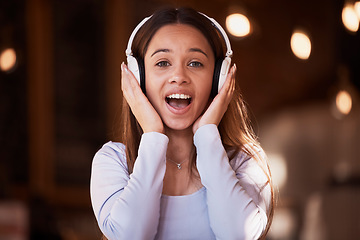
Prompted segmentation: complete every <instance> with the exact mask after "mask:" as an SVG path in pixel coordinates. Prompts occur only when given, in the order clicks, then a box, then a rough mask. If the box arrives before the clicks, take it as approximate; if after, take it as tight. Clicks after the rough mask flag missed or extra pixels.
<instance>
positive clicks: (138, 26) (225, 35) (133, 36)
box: [125, 12, 233, 58]
mask: <svg viewBox="0 0 360 240" xmlns="http://www.w3.org/2000/svg"><path fill="white" fill-rule="evenodd" d="M198 13H199V14H201V15H203V16H204V17H206V18H207V19H209V20H210V22H211V24H212V25H213V26H214V27H215V28H216V29H217V30H218V31H219V32H220V33H221V35H222V37H223V39H224V41H225V44H226V49H227V50H226V55H225V57H230V58H231V57H232V55H233V51H232V50H231V45H230V41H229V38H228V36H227V34H226V32H225V30H224V29H223V28H222V27H221V25H220V24H219V23H218V22H217V21H216V20H215V19H213V18H211V17H208V16H207V15H205V14H204V13H201V12H198ZM151 17H152V15H151V16H149V17H146V18H144V19H143V20H142V21H141V22H140V23H139V24H138V25H137V26H136V27H135V29H134V30H133V32H132V33H131V35H130V38H129V41H128V44H127V48H126V50H125V54H126V56H132V50H131V47H132V43H133V40H134V38H135V35H136V33H137V32H138V31H139V29H140V28H141V27H142V26H143V25H144V24H145V23H146V22H147V21H148V20H149V19H150V18H151Z"/></svg>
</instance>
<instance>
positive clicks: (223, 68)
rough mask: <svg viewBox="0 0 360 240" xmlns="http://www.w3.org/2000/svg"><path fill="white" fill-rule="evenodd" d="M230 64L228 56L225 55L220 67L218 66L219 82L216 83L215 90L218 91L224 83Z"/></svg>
mask: <svg viewBox="0 0 360 240" xmlns="http://www.w3.org/2000/svg"><path fill="white" fill-rule="evenodd" d="M230 65H231V58H230V57H226V58H225V59H224V60H223V61H222V63H221V68H220V73H219V84H218V88H217V92H220V89H221V88H222V86H223V85H224V83H225V81H226V78H227V76H228V73H229V69H230Z"/></svg>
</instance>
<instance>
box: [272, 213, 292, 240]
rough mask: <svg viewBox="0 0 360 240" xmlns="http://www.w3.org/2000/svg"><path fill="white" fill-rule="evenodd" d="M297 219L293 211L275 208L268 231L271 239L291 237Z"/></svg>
mask: <svg viewBox="0 0 360 240" xmlns="http://www.w3.org/2000/svg"><path fill="white" fill-rule="evenodd" d="M296 227H297V221H296V215H295V213H294V212H293V211H291V210H290V209H286V208H277V209H276V211H275V213H274V218H273V221H272V224H271V228H270V231H269V236H270V237H271V239H292V238H293V236H294V232H295V231H296Z"/></svg>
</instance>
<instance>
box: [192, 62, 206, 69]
mask: <svg viewBox="0 0 360 240" xmlns="http://www.w3.org/2000/svg"><path fill="white" fill-rule="evenodd" d="M193 64H195V66H192V65H193ZM189 66H190V67H195V68H199V67H203V66H204V64H202V63H201V62H197V61H194V62H190V63H189Z"/></svg>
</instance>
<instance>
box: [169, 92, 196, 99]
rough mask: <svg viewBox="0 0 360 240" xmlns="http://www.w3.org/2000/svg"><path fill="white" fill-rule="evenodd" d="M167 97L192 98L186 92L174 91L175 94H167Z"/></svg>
mask: <svg viewBox="0 0 360 240" xmlns="http://www.w3.org/2000/svg"><path fill="white" fill-rule="evenodd" d="M167 98H176V99H190V98H191V96H190V95H186V94H179V93H174V94H171V95H169V96H167Z"/></svg>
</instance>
